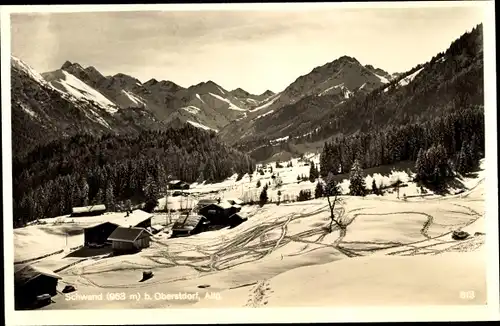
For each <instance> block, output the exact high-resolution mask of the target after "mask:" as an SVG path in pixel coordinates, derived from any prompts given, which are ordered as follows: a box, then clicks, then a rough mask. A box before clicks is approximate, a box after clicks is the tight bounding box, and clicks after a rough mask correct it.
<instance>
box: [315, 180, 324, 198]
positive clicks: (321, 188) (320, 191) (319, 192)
mask: <svg viewBox="0 0 500 326" xmlns="http://www.w3.org/2000/svg"><path fill="white" fill-rule="evenodd" d="M324 194H325V187H324V186H323V183H322V182H320V181H318V183H317V184H316V188H315V189H314V198H321V197H323V196H324Z"/></svg>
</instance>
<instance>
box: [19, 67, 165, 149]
mask: <svg viewBox="0 0 500 326" xmlns="http://www.w3.org/2000/svg"><path fill="white" fill-rule="evenodd" d="M75 68H76V67H75ZM80 73H81V74H82V78H87V76H85V77H83V76H84V73H85V71H84V70H81V71H80ZM96 76H97V75H93V76H92V77H96ZM49 77H50V78H49V79H51V78H52V81H53V82H51V83H49V82H47V80H45V79H44V78H43V77H42V75H40V74H39V73H37V72H36V71H35V70H34V69H33V68H31V67H30V66H29V65H27V64H26V63H24V62H23V61H21V60H19V59H18V58H15V57H12V58H11V96H12V101H11V103H12V105H11V116H12V124H11V126H12V146H13V154H14V155H17V154H22V153H24V152H26V151H28V150H30V149H32V148H33V147H35V146H37V145H41V144H43V143H47V142H50V141H51V140H54V139H57V138H61V137H66V136H71V135H75V134H80V133H90V134H97V135H99V134H104V133H118V134H119V133H134V132H137V131H139V130H143V129H150V130H154V129H158V128H163V123H162V122H161V121H159V120H158V119H156V118H155V117H154V115H152V114H151V113H150V112H149V111H148V110H145V109H142V108H137V107H136V108H124V109H119V107H118V106H116V105H115V104H114V103H112V102H110V101H108V100H107V98H106V97H104V96H103V95H102V94H100V93H98V92H96V91H95V90H94V89H93V88H91V87H90V86H88V85H87V84H86V83H84V82H82V81H80V80H79V79H78V78H76V77H74V76H73V75H72V74H70V73H68V72H66V71H65V70H60V71H57V72H54V73H53V74H51V75H50V76H49ZM88 77H90V76H88ZM97 77H98V76H97ZM56 80H57V81H56Z"/></svg>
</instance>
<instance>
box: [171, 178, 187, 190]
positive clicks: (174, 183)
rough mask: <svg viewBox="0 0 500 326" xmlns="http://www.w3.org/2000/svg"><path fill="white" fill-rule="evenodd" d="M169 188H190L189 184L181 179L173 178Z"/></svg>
mask: <svg viewBox="0 0 500 326" xmlns="http://www.w3.org/2000/svg"><path fill="white" fill-rule="evenodd" d="M168 189H175V190H187V189H189V184H188V183H186V182H183V181H181V180H172V181H170V182H169V183H168Z"/></svg>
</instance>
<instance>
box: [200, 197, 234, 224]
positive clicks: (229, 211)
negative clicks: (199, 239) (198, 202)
mask: <svg viewBox="0 0 500 326" xmlns="http://www.w3.org/2000/svg"><path fill="white" fill-rule="evenodd" d="M240 210H241V206H238V205H231V204H230V203H229V202H227V201H221V202H220V203H218V204H210V205H207V206H204V207H202V208H200V209H199V211H198V212H199V214H200V215H203V216H205V217H206V218H207V219H208V220H209V221H210V224H218V225H220V224H227V222H228V219H229V216H231V215H233V214H235V213H237V212H239V211H240Z"/></svg>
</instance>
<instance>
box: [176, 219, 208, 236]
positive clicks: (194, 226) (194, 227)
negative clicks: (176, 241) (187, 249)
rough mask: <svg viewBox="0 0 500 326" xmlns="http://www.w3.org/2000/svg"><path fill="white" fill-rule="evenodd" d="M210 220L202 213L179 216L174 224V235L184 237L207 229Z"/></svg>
mask: <svg viewBox="0 0 500 326" xmlns="http://www.w3.org/2000/svg"><path fill="white" fill-rule="evenodd" d="M207 224H208V220H207V218H206V217H204V216H201V215H185V216H181V217H179V218H178V219H177V220H176V221H175V223H174V225H173V226H172V237H182V236H189V235H193V234H197V233H200V232H203V231H205V229H206V226H207Z"/></svg>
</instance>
